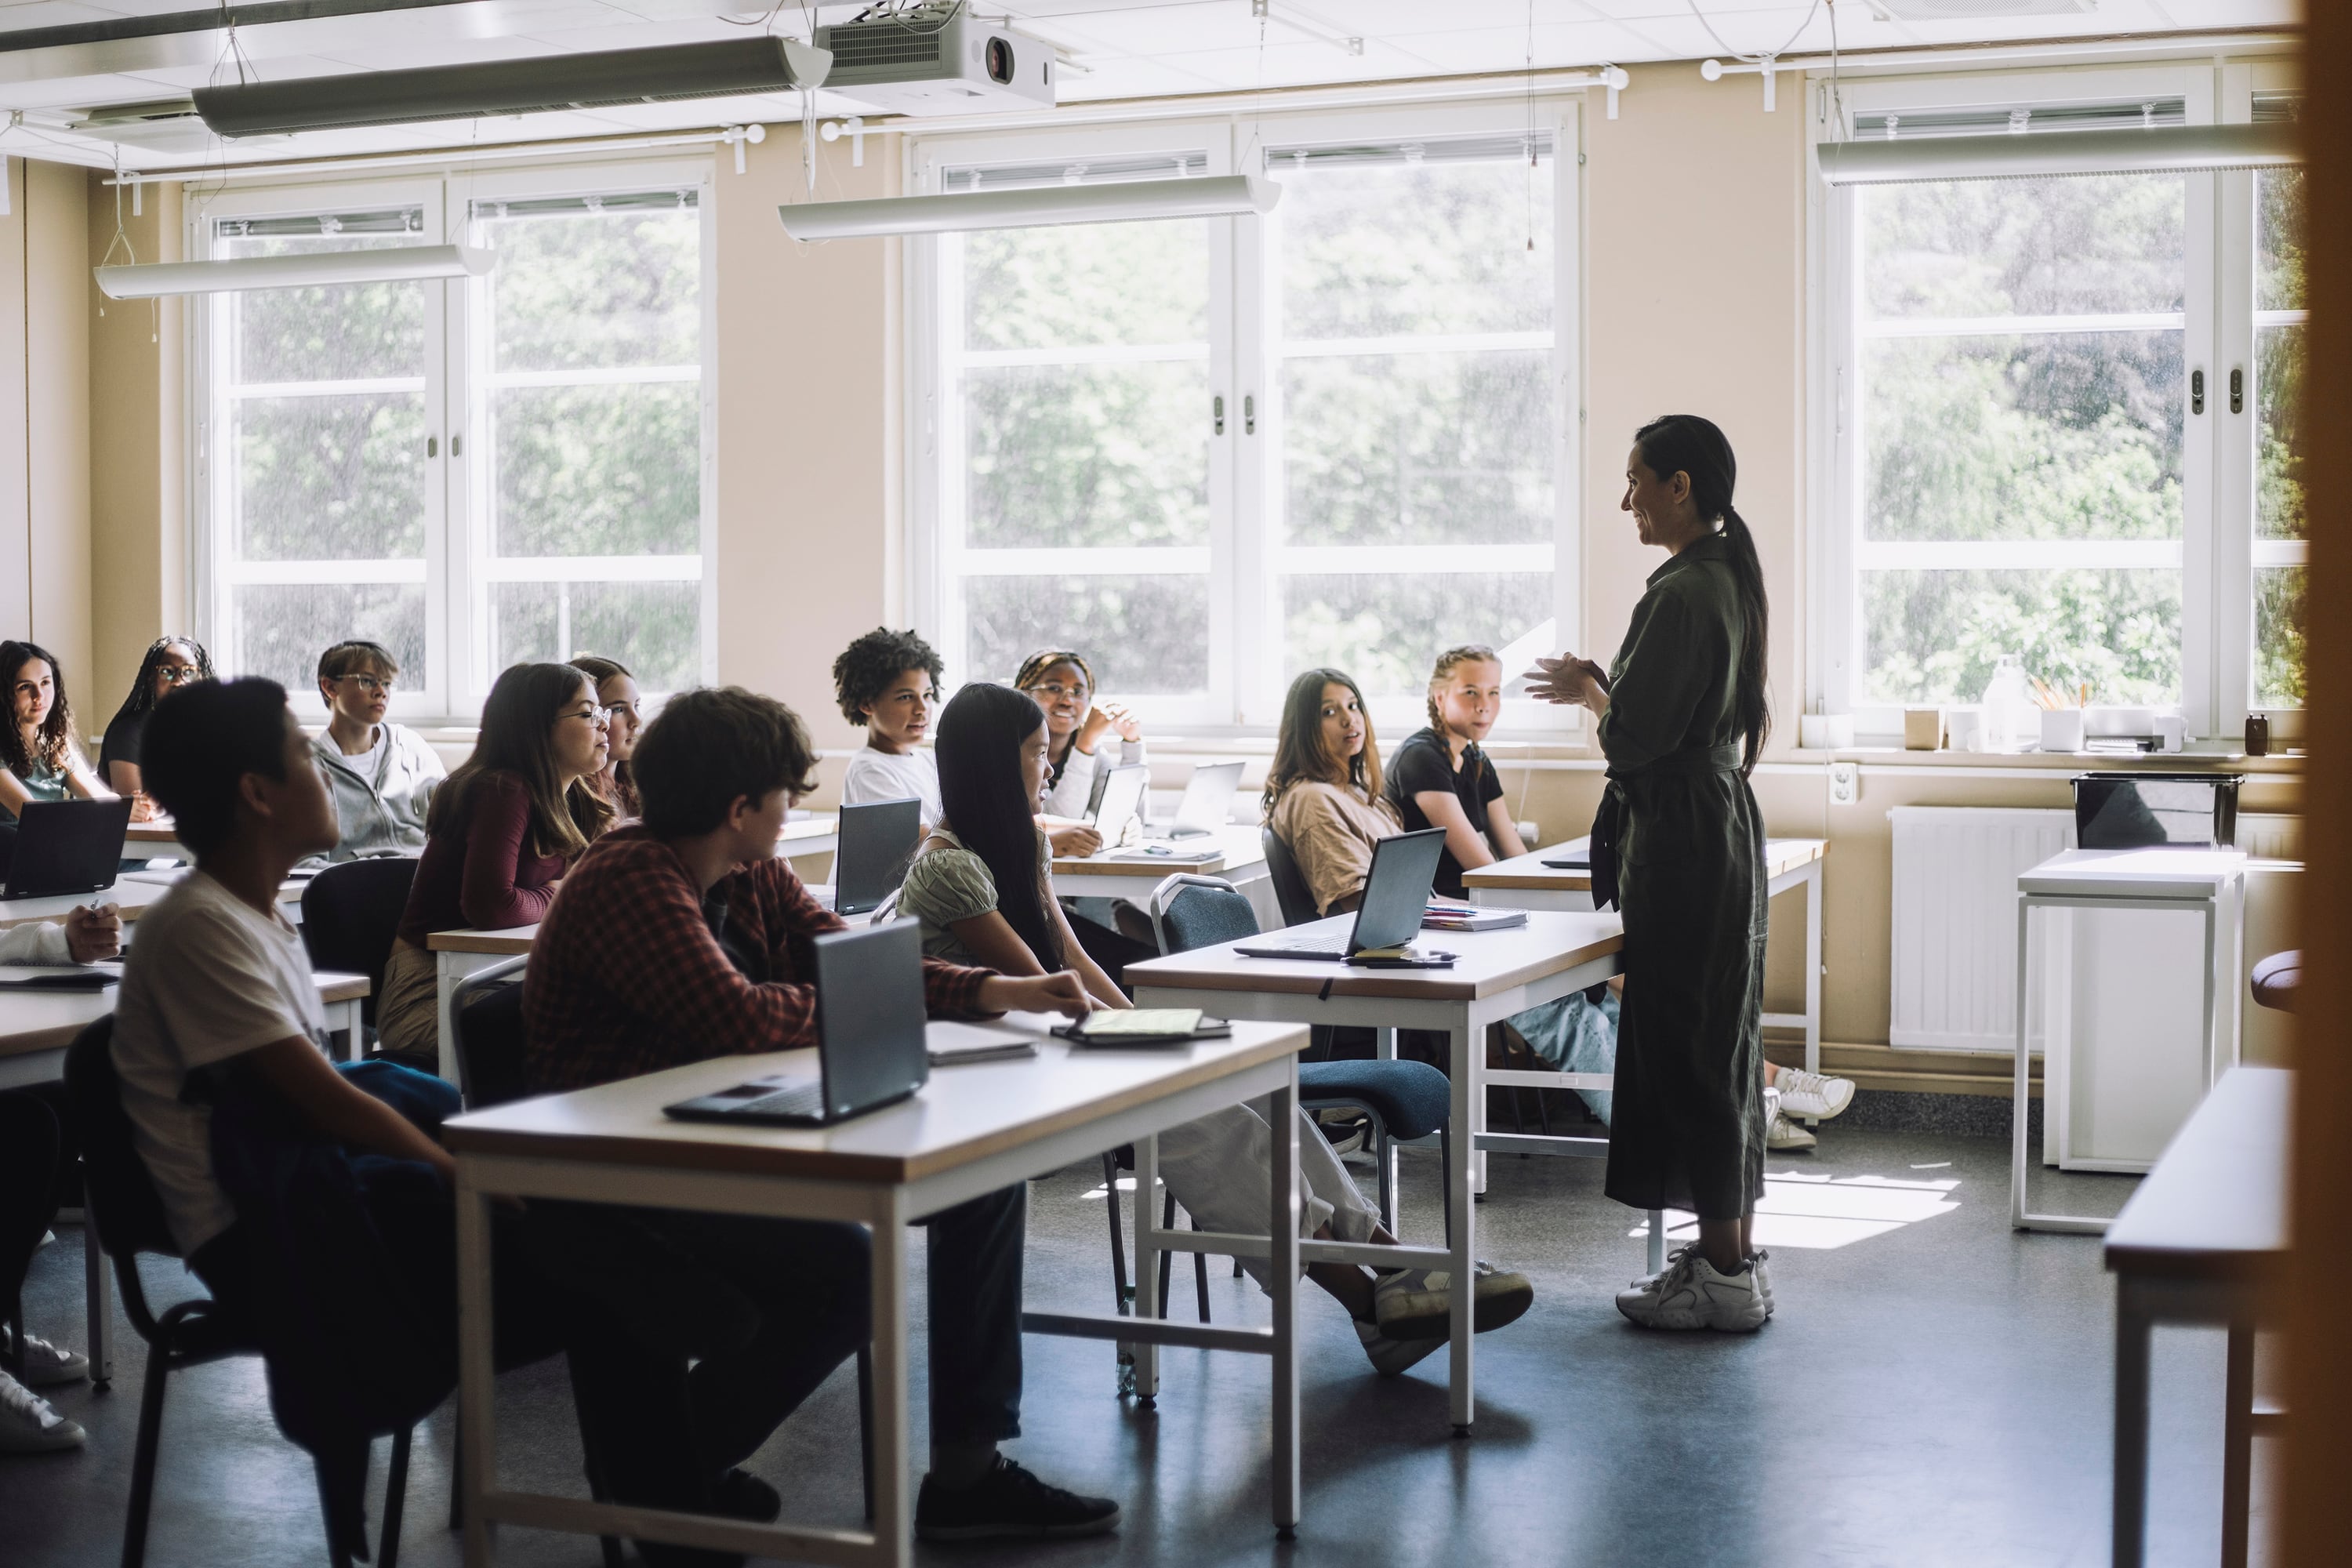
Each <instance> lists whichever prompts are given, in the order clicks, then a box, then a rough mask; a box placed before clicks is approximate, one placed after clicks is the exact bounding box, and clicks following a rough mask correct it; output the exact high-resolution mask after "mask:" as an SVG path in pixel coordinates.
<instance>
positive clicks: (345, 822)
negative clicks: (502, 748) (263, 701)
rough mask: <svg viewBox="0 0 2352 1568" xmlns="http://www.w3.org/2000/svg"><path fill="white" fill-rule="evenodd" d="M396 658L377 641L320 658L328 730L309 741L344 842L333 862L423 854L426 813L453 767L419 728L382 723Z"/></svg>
mask: <svg viewBox="0 0 2352 1568" xmlns="http://www.w3.org/2000/svg"><path fill="white" fill-rule="evenodd" d="M399 675H400V664H399V661H398V660H396V659H394V658H393V657H392V652H391V650H390V649H388V648H386V647H383V645H382V644H380V643H372V642H341V643H337V644H336V645H335V646H334V647H331V648H329V649H328V650H327V651H326V652H325V653H323V654H320V656H319V695H320V697H321V698H322V699H324V700H325V701H326V704H327V727H326V729H325V730H324V731H320V733H319V734H318V735H317V736H315V737H313V738H312V740H311V742H310V749H311V751H312V752H314V753H316V755H317V756H318V759H319V765H320V772H321V773H325V774H326V777H327V789H328V792H329V793H330V794H331V795H333V797H334V801H335V815H336V816H337V817H338V818H339V819H340V820H341V823H342V837H341V841H340V842H338V843H337V844H336V846H335V847H334V851H333V853H331V854H330V855H329V856H328V857H327V858H328V859H330V860H351V859H355V858H358V857H360V856H362V855H374V854H382V853H383V852H384V851H386V850H395V851H398V852H399V853H401V854H404V855H416V854H421V853H423V852H424V849H425V808H426V807H428V806H429V805H432V803H433V791H434V790H435V788H436V787H437V786H438V785H439V784H440V782H441V780H442V779H443V778H444V777H445V776H446V774H447V773H448V770H447V769H446V768H445V767H444V766H442V764H441V758H440V754H439V753H438V752H435V751H434V750H433V748H432V747H430V746H428V745H426V744H425V742H424V740H423V738H422V737H420V736H419V735H418V734H417V733H416V731H414V730H411V729H409V728H408V727H407V726H406V725H404V724H394V723H393V722H391V721H389V720H387V719H385V717H384V711H385V710H386V709H387V708H389V707H390V706H391V702H392V692H393V687H394V682H395V681H396V680H397V679H398V678H399Z"/></svg>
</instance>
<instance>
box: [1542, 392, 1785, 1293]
mask: <svg viewBox="0 0 2352 1568" xmlns="http://www.w3.org/2000/svg"><path fill="white" fill-rule="evenodd" d="M1736 474H1737V465H1736V464H1735V462H1734V460H1733V458H1732V455H1731V444H1730V443H1729V442H1728V441H1727V440H1725V439H1724V436H1723V432H1722V431H1721V430H1718V429H1717V428H1716V426H1714V425H1712V424H1711V423H1709V422H1708V421H1706V420H1705V419H1702V418H1699V417H1698V416H1696V415H1689V414H1675V415H1669V416H1666V417H1665V418H1664V419H1659V420H1656V421H1654V422H1653V423H1651V424H1649V425H1645V426H1643V427H1642V429H1641V430H1640V431H1639V432H1638V433H1637V434H1636V435H1635V436H1634V437H1633V451H1632V453H1631V454H1630V455H1629V456H1628V457H1627V458H1626V462H1625V499H1624V500H1623V502H1622V505H1623V508H1624V510H1627V511H1629V512H1632V513H1633V523H1634V527H1635V528H1636V529H1637V530H1638V531H1639V533H1640V536H1641V540H1642V542H1643V543H1644V544H1654V545H1657V546H1659V547H1660V548H1662V549H1664V551H1665V552H1666V553H1667V557H1668V559H1667V561H1666V563H1665V564H1664V565H1663V566H1661V567H1659V568H1658V569H1657V570H1656V571H1655V572H1654V573H1652V574H1650V580H1649V589H1648V592H1646V593H1645V594H1643V596H1642V602H1641V603H1640V604H1639V605H1635V606H1634V609H1633V625H1632V626H1631V627H1630V628H1629V629H1628V630H1627V632H1626V634H1625V641H1624V644H1623V646H1622V647H1620V648H1619V649H1618V653H1617V658H1616V661H1615V663H1613V664H1612V666H1611V667H1610V668H1609V669H1608V670H1607V671H1605V672H1604V671H1603V670H1602V669H1601V668H1600V666H1598V665H1597V664H1594V663H1593V662H1592V661H1591V660H1590V659H1581V658H1577V657H1576V656H1574V655H1573V654H1571V655H1569V656H1567V657H1565V658H1559V659H1544V660H1541V661H1539V662H1540V664H1541V666H1542V668H1541V670H1540V671H1539V672H1538V673H1537V674H1536V677H1535V679H1536V682H1537V685H1536V691H1537V694H1538V696H1542V697H1546V698H1549V700H1552V701H1554V702H1561V703H1574V704H1579V705H1581V706H1583V707H1586V708H1589V709H1591V710H1592V712H1593V713H1594V715H1595V716H1596V717H1597V719H1598V721H1599V723H1598V726H1597V731H1596V734H1597V737H1598V740H1599V742H1600V746H1601V753H1602V755H1604V756H1605V757H1607V758H1608V761H1609V784H1608V787H1607V789H1606V791H1605V792H1604V794H1603V795H1602V797H1601V811H1600V814H1599V816H1596V817H1595V819H1594V821H1593V825H1592V887H1593V901H1594V903H1595V904H1596V905H1597V906H1599V907H1601V908H1604V909H1605V908H1607V907H1608V906H1609V904H1610V903H1611V902H1614V903H1615V904H1616V905H1617V906H1618V908H1619V909H1620V910H1622V911H1623V914H1624V919H1625V952H1624V970H1625V990H1624V998H1623V1001H1622V1012H1621V1014H1620V1016H1619V1019H1618V1044H1617V1081H1616V1091H1615V1105H1614V1108H1613V1115H1612V1120H1611V1126H1610V1142H1609V1175H1608V1180H1607V1187H1606V1190H1607V1192H1608V1194H1609V1195H1610V1196H1611V1197H1612V1198H1615V1199H1616V1200H1617V1201H1618V1202H1620V1203H1622V1204H1627V1205H1631V1206H1633V1207H1634V1208H1638V1209H1660V1208H1679V1209H1687V1210H1690V1211H1691V1212H1693V1213H1695V1214H1696V1215H1698V1240H1697V1242H1696V1244H1695V1245H1693V1246H1689V1247H1683V1248H1682V1249H1681V1250H1679V1251H1678V1252H1676V1253H1675V1257H1674V1259H1673V1261H1672V1262H1671V1263H1670V1264H1669V1265H1668V1267H1667V1268H1665V1269H1664V1271H1663V1272H1661V1273H1659V1274H1656V1275H1653V1276H1651V1277H1649V1278H1647V1279H1640V1280H1636V1281H1635V1282H1634V1284H1633V1289H1629V1290H1625V1291H1622V1292H1620V1293H1619V1295H1618V1297H1617V1307H1618V1310H1620V1311H1622V1312H1623V1313H1624V1314H1625V1316H1627V1317H1628V1318H1630V1319H1632V1320H1633V1321H1635V1322H1637V1323H1640V1324H1643V1326H1645V1327H1650V1328H1661V1329H1700V1328H1709V1329H1723V1330H1728V1331H1751V1330H1754V1329H1757V1328H1759V1327H1761V1326H1762V1325H1763V1322H1764V1320H1765V1319H1767V1318H1769V1316H1771V1313H1772V1286H1771V1281H1770V1279H1769V1278H1768V1277H1767V1276H1766V1274H1765V1270H1764V1255H1763V1254H1762V1253H1760V1252H1759V1251H1757V1250H1756V1247H1755V1245H1754V1235H1753V1228H1754V1221H1755V1213H1756V1200H1757V1199H1758V1198H1759V1197H1761V1196H1762V1195H1763V1191H1764V1140H1765V1121H1764V1102H1763V1076H1762V1073H1763V1068H1762V1062H1763V1050H1762V1005H1763V980H1764V930H1765V915H1764V904H1765V894H1766V886H1767V882H1766V878H1765V875H1764V821H1763V817H1762V816H1761V814H1760V813H1759V811H1758V810H1757V806H1756V796H1755V795H1754V794H1753V792H1751V791H1750V790H1749V789H1748V774H1749V773H1751V772H1753V771H1754V769H1755V766H1756V759H1757V755H1758V753H1759V752H1760V751H1761V750H1762V749H1763V745H1764V737H1765V734H1766V733H1767V731H1769V729H1770V727H1771V714H1770V710H1769V706H1768V704H1767V701H1766V698H1765V690H1764V678H1765V646H1766V619H1767V616H1766V605H1765V600H1764V574H1763V569H1762V566H1761V565H1760V563H1759V562H1758V560H1757V558H1756V543H1755V541H1754V539H1753V538H1752V537H1750V535H1749V533H1748V525H1747V523H1746V522H1745V521H1742V520H1741V518H1740V515H1739V513H1738V510H1736V509H1734V507H1733V506H1732V504H1731V490H1732V484H1733V481H1734V479H1735V477H1736Z"/></svg>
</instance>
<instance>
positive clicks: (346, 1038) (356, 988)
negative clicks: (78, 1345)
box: [0, 970, 368, 1383]
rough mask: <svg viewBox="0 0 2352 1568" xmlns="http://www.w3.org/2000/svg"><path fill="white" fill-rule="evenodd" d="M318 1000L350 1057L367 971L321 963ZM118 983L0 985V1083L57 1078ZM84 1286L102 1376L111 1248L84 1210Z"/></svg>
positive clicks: (107, 1343)
mask: <svg viewBox="0 0 2352 1568" xmlns="http://www.w3.org/2000/svg"><path fill="white" fill-rule="evenodd" d="M314 978H315V979H316V980H317V981H318V983H319V1000H320V1003H321V1004H322V1005H324V1006H325V1007H326V1010H327V1030H328V1033H329V1034H330V1035H331V1037H334V1038H335V1039H337V1040H339V1041H341V1045H342V1050H341V1056H342V1058H343V1059H344V1060H346V1061H348V1060H349V1059H351V1057H352V1053H353V1052H355V1051H356V1050H358V1048H359V1040H360V1002H361V1000H362V998H364V997H365V996H366V995H367V994H368V983H367V976H366V975H364V974H340V973H333V972H331V971H324V970H322V971H320V973H318V974H317V975H316V976H314ZM120 989H121V987H119V986H113V985H110V986H108V987H107V988H106V989H105V990H103V991H18V990H7V991H0V1089H22V1088H24V1087H25V1086H26V1085H27V1084H35V1083H55V1082H57V1081H58V1079H62V1078H64V1077H65V1073H66V1047H68V1046H70V1045H72V1044H73V1042H74V1037H75V1036H77V1035H79V1034H80V1033H81V1032H82V1031H83V1030H84V1029H86V1028H88V1027H89V1026H90V1025H92V1024H95V1023H97V1022H98V1021H99V1020H100V1018H103V1017H105V1016H107V1015H108V1014H110V1013H111V1012H113V1011H114V999H115V995H116V994H117V992H118V991H119V990H120ZM81 1242H82V1294H83V1300H84V1301H85V1302H86V1303H87V1311H88V1314H89V1375H90V1378H91V1380H92V1381H93V1382H96V1383H105V1382H107V1381H108V1380H109V1379H110V1378H111V1377H112V1376H113V1375H114V1346H113V1328H114V1297H113V1295H112V1293H111V1288H110V1285H109V1284H108V1281H107V1278H106V1255H105V1253H104V1252H103V1251H101V1250H100V1247H99V1245H98V1227H97V1226H94V1225H91V1224H90V1223H89V1220H88V1218H87V1217H85V1218H84V1219H83V1222H82V1227H81Z"/></svg>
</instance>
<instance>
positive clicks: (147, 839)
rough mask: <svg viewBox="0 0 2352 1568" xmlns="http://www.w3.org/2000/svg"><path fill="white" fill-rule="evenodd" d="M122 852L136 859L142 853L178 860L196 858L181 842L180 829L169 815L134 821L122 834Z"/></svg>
mask: <svg viewBox="0 0 2352 1568" xmlns="http://www.w3.org/2000/svg"><path fill="white" fill-rule="evenodd" d="M122 853H123V854H124V855H125V856H126V857H128V858H131V859H134V860H135V859H137V858H139V857H140V856H142V855H152V856H156V857H159V858H161V857H165V856H168V857H170V858H173V859H176V860H193V859H194V858H195V857H194V856H193V855H191V854H189V853H188V851H187V849H186V848H185V847H184V846H183V845H182V844H181V843H180V830H179V828H178V827H177V826H173V822H172V819H171V818H170V817H168V816H159V817H156V818H155V819H154V820H152V822H134V823H132V824H131V826H130V827H129V828H128V829H127V830H126V831H125V832H124V833H123V835H122Z"/></svg>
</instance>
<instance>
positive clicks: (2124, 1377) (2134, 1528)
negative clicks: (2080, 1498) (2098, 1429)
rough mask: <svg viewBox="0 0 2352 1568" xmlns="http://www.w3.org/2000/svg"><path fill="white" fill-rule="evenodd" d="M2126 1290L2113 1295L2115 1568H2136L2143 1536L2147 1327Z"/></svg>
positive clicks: (2122, 1287) (2126, 1287) (2121, 1286)
mask: <svg viewBox="0 0 2352 1568" xmlns="http://www.w3.org/2000/svg"><path fill="white" fill-rule="evenodd" d="M2130 1290H2131V1287H2130V1285H2129V1284H2128V1283H2127V1282H2121V1281H2119V1282H2118V1285H2117V1289H2116V1479H2115V1505H2116V1517H2115V1526H2114V1531H2113V1538H2114V1542H2115V1556H2114V1560H2115V1568H2140V1562H2141V1559H2142V1557H2143V1556H2144V1555H2145V1553H2144V1551H2143V1546H2144V1543H2145V1541H2146V1538H2147V1340H2148V1328H2149V1324H2148V1321H2147V1318H2146V1317H2145V1316H2144V1315H2143V1314H2142V1313H2141V1312H2140V1311H2139V1310H2137V1307H2135V1306H2134V1305H2133V1304H2132V1302H2131V1300H2130Z"/></svg>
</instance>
